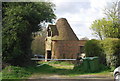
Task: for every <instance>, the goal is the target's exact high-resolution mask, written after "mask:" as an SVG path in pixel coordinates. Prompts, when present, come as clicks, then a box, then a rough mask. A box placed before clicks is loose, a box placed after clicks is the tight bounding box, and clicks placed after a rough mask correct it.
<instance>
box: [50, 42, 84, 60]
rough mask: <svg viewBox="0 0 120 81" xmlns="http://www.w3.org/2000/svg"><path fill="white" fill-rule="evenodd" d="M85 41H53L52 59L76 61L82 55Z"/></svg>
mask: <svg viewBox="0 0 120 81" xmlns="http://www.w3.org/2000/svg"><path fill="white" fill-rule="evenodd" d="M85 42H86V41H85V40H79V41H64V40H54V41H52V58H56V59H76V58H77V54H78V53H80V46H84V44H85Z"/></svg>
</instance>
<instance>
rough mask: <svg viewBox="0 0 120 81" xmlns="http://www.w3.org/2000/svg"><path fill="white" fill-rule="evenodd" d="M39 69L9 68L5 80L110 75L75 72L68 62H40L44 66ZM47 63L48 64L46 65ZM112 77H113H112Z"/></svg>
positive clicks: (6, 69) (108, 73)
mask: <svg viewBox="0 0 120 81" xmlns="http://www.w3.org/2000/svg"><path fill="white" fill-rule="evenodd" d="M43 63H44V65H42V66H39V67H36V66H34V67H15V66H9V67H6V68H5V69H3V71H2V74H3V76H2V78H3V79H26V78H29V77H31V76H33V75H41V76H42V75H60V76H61V75H62V76H78V75H86V74H88V75H89V74H91V75H92V74H93V75H110V71H109V70H102V71H100V72H96V73H88V72H86V73H83V72H81V71H75V70H73V67H74V65H73V64H71V63H68V62H51V63H48V62H39V64H43ZM45 63H46V64H45ZM111 76H112V75H111Z"/></svg>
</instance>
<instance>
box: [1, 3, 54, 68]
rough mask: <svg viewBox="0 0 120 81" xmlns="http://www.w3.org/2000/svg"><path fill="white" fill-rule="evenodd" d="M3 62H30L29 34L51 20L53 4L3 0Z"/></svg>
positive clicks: (25, 64)
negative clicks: (7, 0) (5, 0)
mask: <svg viewBox="0 0 120 81" xmlns="http://www.w3.org/2000/svg"><path fill="white" fill-rule="evenodd" d="M2 6H3V11H2V12H3V28H2V29H3V32H2V35H3V36H2V37H3V38H2V40H3V43H2V46H3V47H2V51H3V58H2V59H3V62H5V63H10V64H12V65H20V66H27V65H29V64H31V62H30V58H31V56H32V55H31V48H30V47H31V41H32V38H31V35H32V32H35V31H38V29H40V27H41V26H40V25H39V27H38V24H39V23H41V22H43V21H45V22H51V21H52V19H53V18H55V15H54V5H53V4H52V3H50V2H38V3H35V2H3V3H2Z"/></svg>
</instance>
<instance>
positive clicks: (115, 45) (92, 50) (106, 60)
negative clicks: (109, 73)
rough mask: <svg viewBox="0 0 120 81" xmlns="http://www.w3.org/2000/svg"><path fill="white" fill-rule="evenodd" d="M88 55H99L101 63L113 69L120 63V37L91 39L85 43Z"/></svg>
mask: <svg viewBox="0 0 120 81" xmlns="http://www.w3.org/2000/svg"><path fill="white" fill-rule="evenodd" d="M85 52H86V56H92V57H94V56H98V57H99V58H100V63H102V64H104V65H107V66H108V67H109V68H111V69H112V70H113V69H114V68H115V67H117V66H119V65H120V39H117V38H106V39H105V40H101V41H98V40H89V41H88V42H87V43H86V45H85Z"/></svg>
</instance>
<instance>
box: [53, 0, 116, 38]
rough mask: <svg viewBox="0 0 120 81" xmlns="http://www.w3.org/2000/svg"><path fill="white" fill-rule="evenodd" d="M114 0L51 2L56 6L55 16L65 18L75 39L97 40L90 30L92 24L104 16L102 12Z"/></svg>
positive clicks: (58, 0)
mask: <svg viewBox="0 0 120 81" xmlns="http://www.w3.org/2000/svg"><path fill="white" fill-rule="evenodd" d="M115 1H116V0H52V2H53V3H54V4H55V5H56V10H55V14H56V16H57V19H56V20H58V19H59V18H66V19H67V21H68V22H69V24H70V26H71V27H72V29H73V31H74V32H75V34H76V35H77V37H78V38H79V39H80V38H83V37H87V38H89V39H97V37H95V36H94V35H93V34H92V33H93V31H92V30H91V29H90V26H91V24H92V22H93V21H94V20H96V19H101V18H102V17H104V16H105V15H104V14H103V13H104V12H103V10H104V8H105V7H108V6H109V5H110V4H111V3H112V2H115Z"/></svg>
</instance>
